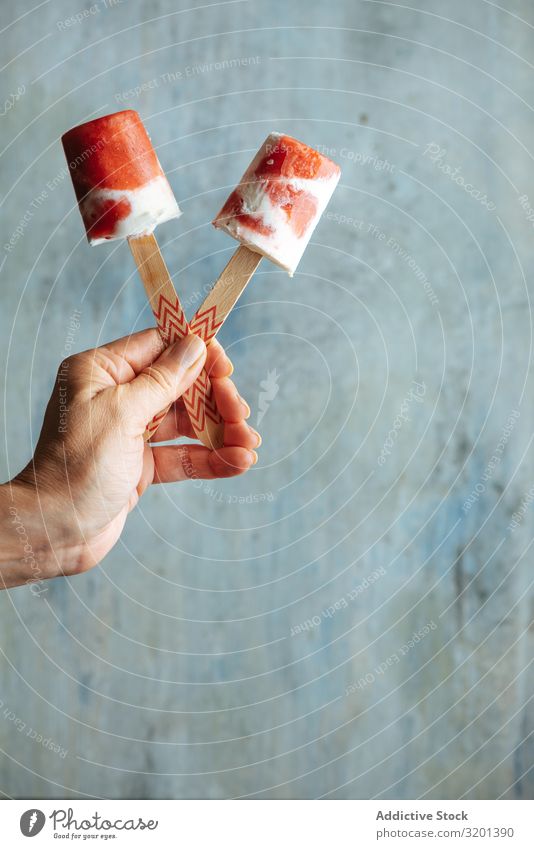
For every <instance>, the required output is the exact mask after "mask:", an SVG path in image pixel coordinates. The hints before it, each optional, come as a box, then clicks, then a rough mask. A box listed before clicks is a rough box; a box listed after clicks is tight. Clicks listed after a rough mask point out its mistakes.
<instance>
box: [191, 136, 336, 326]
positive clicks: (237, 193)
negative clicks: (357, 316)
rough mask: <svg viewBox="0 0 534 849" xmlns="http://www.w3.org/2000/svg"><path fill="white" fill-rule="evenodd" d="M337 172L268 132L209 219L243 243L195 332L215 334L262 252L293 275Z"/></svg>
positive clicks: (319, 158) (315, 155) (310, 151)
mask: <svg viewBox="0 0 534 849" xmlns="http://www.w3.org/2000/svg"><path fill="white" fill-rule="evenodd" d="M340 175H341V170H340V168H339V165H336V163H335V162H332V160H331V159H328V157H326V156H323V154H321V153H319V152H318V151H316V150H314V149H313V148H312V147H308V145H306V144H303V142H300V141H297V139H294V138H291V136H286V135H281V134H280V133H271V134H270V135H269V136H267V138H266V139H265V141H264V142H263V144H262V146H261V147H260V149H259V150H258V152H257V154H256V156H255V157H254V159H253V160H252V162H251V163H250V165H249V167H248V168H247V170H246V171H245V173H244V174H243V176H242V178H241V181H240V183H239V185H238V186H237V188H236V189H235V190H234V191H233V192H232V193H231V194H230V196H229V197H228V199H227V201H226V203H225V204H224V206H223V207H222V209H221V211H220V212H219V214H218V215H217V217H216V218H215V220H214V221H213V225H214V226H215V227H217V228H218V229H221V230H225V231H226V232H227V233H229V235H230V236H233V237H234V239H237V241H238V242H240V243H241V245H240V247H239V248H238V249H237V251H236V252H235V253H234V255H233V256H232V258H231V260H230V262H229V263H228V265H227V266H226V268H225V269H224V271H223V272H222V274H221V275H220V277H219V278H218V280H217V281H216V283H215V285H214V286H213V288H212V290H211V291H210V293H209V295H208V296H207V298H206V300H205V301H204V303H203V304H202V306H201V307H200V309H199V310H198V312H197V313H196V315H195V317H194V318H193V319H192V321H191V322H190V328H191V330H192V331H193V332H194V333H196V334H197V335H198V336H201V337H202V338H203V339H204V341H205V342H209V340H210V339H212V338H213V337H214V336H215V334H216V333H217V331H218V330H219V328H220V327H221V325H222V323H223V322H224V320H225V318H226V317H227V315H228V314H229V312H230V310H231V309H232V307H233V306H234V304H235V302H236V301H237V299H238V298H239V296H240V295H241V293H242V292H243V289H244V288H245V286H246V285H247V283H248V282H249V280H250V278H251V277H252V275H253V274H254V271H255V270H256V268H257V267H258V265H259V263H260V262H261V258H262V257H263V256H265V257H267V259H270V260H271V261H272V262H274V263H275V264H276V265H279V266H280V267H281V268H283V269H284V270H285V271H287V272H288V273H289V274H290V276H292V275H293V273H294V271H295V269H296V268H297V265H298V263H299V261H300V259H301V257H302V254H303V253H304V250H305V248H306V246H307V244H308V242H309V241H310V238H311V235H312V233H313V231H314V230H315V227H316V226H317V224H318V222H319V219H320V218H321V215H322V214H323V212H324V210H325V209H326V206H327V204H328V201H329V200H330V198H331V197H332V193H333V191H334V189H335V188H336V186H337V184H338V181H339V177H340Z"/></svg>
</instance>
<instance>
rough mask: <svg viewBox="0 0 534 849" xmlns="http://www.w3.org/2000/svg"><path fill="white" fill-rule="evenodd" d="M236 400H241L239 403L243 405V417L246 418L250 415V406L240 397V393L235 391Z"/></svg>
mask: <svg viewBox="0 0 534 849" xmlns="http://www.w3.org/2000/svg"><path fill="white" fill-rule="evenodd" d="M237 400H238V401H241V403H242V405H243V407H244V409H245V418H246V419H248V417H249V416H250V407H249V405H248V404H247V402H246V401H245V399H244V398H242V397H241V395H240V394H239V392H238V393H237Z"/></svg>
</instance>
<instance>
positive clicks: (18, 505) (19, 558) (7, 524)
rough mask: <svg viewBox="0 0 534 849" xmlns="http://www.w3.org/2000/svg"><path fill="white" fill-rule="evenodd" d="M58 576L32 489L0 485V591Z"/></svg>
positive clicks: (36, 590) (37, 589) (37, 590)
mask: <svg viewBox="0 0 534 849" xmlns="http://www.w3.org/2000/svg"><path fill="white" fill-rule="evenodd" d="M59 573H60V568H59V564H58V563H57V561H56V559H55V557H54V555H53V551H52V546H51V544H50V541H49V539H48V536H47V532H46V526H45V521H44V518H43V515H42V512H41V509H40V505H39V501H38V499H37V495H36V493H35V490H33V489H32V487H29V486H26V485H25V484H23V483H21V482H20V481H17V480H14V481H11V482H9V483H5V484H2V485H0V589H7V588H9V587H17V586H21V585H22V584H29V585H31V591H32V592H33V594H34V595H40V594H41V593H42V591H43V589H42V587H41V582H42V581H43V580H44V579H46V578H51V577H54V576H55V575H57V574H59Z"/></svg>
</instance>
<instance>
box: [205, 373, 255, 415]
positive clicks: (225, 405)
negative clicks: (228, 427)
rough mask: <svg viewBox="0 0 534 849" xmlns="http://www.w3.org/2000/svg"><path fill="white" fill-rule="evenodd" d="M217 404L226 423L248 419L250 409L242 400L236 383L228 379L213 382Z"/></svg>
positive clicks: (218, 379)
mask: <svg viewBox="0 0 534 849" xmlns="http://www.w3.org/2000/svg"><path fill="white" fill-rule="evenodd" d="M211 383H212V386H213V394H214V397H215V403H216V404H217V409H218V410H219V413H220V414H221V416H222V417H223V419H224V420H225V422H239V421H241V420H242V419H248V417H249V416H250V407H249V405H248V404H247V402H246V401H244V400H243V398H241V396H240V395H239V393H238V391H237V389H236V388H235V385H234V383H233V382H232V381H231V380H230V379H229V378H228V377H223V378H217V379H215V378H214V379H213V380H212V381H211Z"/></svg>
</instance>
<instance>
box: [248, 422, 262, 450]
mask: <svg viewBox="0 0 534 849" xmlns="http://www.w3.org/2000/svg"><path fill="white" fill-rule="evenodd" d="M248 429H249V430H250V432H251V433H252V434H254V436H255V437H256V439H257V442H256V448H259V447H260V445H261V436H260V435H259V433H258V431H257V430H254V428H253V427H250V425H249V428H248Z"/></svg>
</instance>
